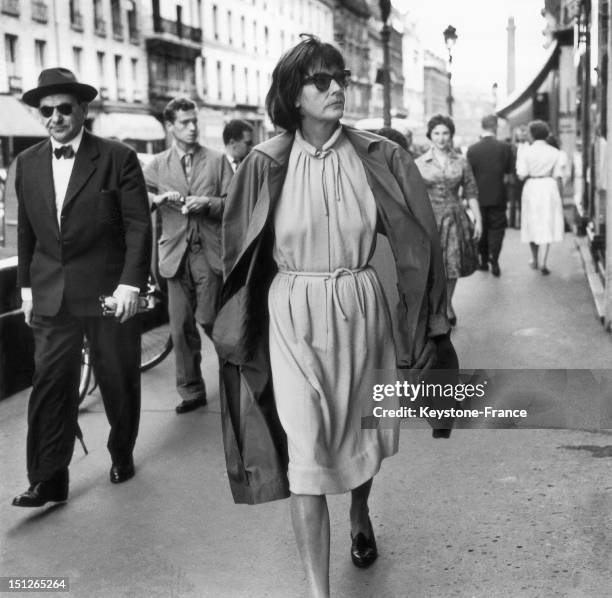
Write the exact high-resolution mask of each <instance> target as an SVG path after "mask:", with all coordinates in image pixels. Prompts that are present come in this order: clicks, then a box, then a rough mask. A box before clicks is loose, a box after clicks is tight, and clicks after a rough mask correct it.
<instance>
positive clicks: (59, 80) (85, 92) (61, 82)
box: [21, 67, 98, 108]
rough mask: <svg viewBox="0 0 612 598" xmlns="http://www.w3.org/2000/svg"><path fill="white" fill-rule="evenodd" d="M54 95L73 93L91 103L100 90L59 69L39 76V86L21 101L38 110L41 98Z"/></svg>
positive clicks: (66, 70)
mask: <svg viewBox="0 0 612 598" xmlns="http://www.w3.org/2000/svg"><path fill="white" fill-rule="evenodd" d="M54 93H71V94H74V95H75V96H76V97H77V98H79V100H81V101H82V102H91V100H93V99H94V98H95V97H96V96H97V95H98V90H97V89H96V88H95V87H92V86H91V85H86V84H85V83H79V82H78V81H77V78H76V77H75V76H74V73H73V72H72V71H69V70H68V69H63V68H60V67H57V68H52V69H45V70H44V71H42V72H41V73H40V75H39V76H38V85H37V86H36V87H35V88H34V89H30V90H29V91H26V92H25V93H24V94H23V96H22V98H21V99H22V100H23V101H24V102H25V103H26V104H27V105H28V106H34V108H37V107H38V105H39V103H40V100H41V98H44V97H45V96H48V95H52V94H54Z"/></svg>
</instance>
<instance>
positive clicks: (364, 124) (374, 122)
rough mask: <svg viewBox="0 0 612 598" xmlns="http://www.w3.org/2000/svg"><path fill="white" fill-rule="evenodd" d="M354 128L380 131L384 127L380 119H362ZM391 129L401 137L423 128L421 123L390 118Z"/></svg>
mask: <svg viewBox="0 0 612 598" xmlns="http://www.w3.org/2000/svg"><path fill="white" fill-rule="evenodd" d="M354 127H355V128H356V129H362V130H370V131H374V130H376V129H382V128H383V127H384V121H383V118H382V117H372V118H362V119H361V120H358V121H357V122H356V123H355V124H354ZM391 127H392V128H393V129H397V130H398V131H399V132H400V133H402V134H403V135H406V134H407V133H408V132H411V133H412V134H413V135H414V134H416V133H417V132H420V131H421V129H423V128H424V125H423V123H420V122H417V121H411V120H408V119H407V118H396V117H392V118H391Z"/></svg>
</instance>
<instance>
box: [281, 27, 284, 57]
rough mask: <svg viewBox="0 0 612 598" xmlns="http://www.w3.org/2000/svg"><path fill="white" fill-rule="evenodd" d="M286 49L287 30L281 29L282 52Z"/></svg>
mask: <svg viewBox="0 0 612 598" xmlns="http://www.w3.org/2000/svg"><path fill="white" fill-rule="evenodd" d="M284 51H285V32H284V31H281V52H284Z"/></svg>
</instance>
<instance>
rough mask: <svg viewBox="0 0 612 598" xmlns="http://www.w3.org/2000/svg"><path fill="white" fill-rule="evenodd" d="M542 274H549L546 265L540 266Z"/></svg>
mask: <svg viewBox="0 0 612 598" xmlns="http://www.w3.org/2000/svg"><path fill="white" fill-rule="evenodd" d="M542 274H544V276H547V275H548V274H550V270H549V269H548V268H547V267H546V266H544V267H543V268H542Z"/></svg>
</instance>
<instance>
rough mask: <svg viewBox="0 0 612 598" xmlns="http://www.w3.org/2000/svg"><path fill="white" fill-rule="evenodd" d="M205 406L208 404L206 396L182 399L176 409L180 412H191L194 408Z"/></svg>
mask: <svg viewBox="0 0 612 598" xmlns="http://www.w3.org/2000/svg"><path fill="white" fill-rule="evenodd" d="M205 406H206V397H202V398H201V399H185V400H184V401H181V402H180V403H179V404H178V405H177V406H176V409H175V411H176V412H177V413H178V414H181V413H189V412H190V411H193V410H194V409H197V408H198V407H205Z"/></svg>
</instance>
